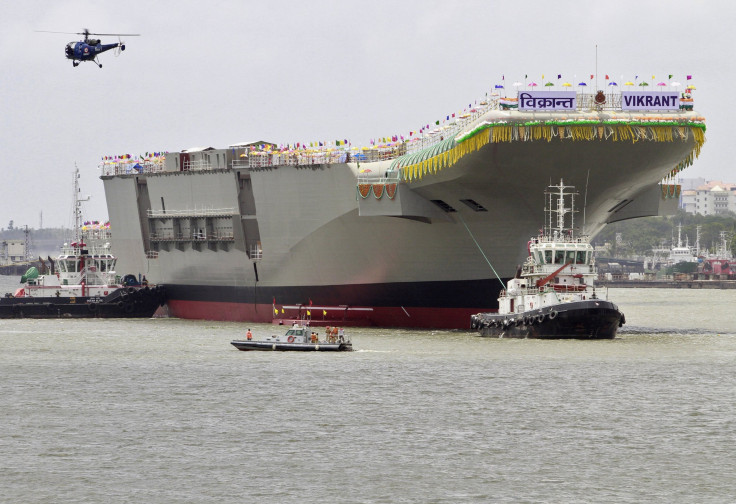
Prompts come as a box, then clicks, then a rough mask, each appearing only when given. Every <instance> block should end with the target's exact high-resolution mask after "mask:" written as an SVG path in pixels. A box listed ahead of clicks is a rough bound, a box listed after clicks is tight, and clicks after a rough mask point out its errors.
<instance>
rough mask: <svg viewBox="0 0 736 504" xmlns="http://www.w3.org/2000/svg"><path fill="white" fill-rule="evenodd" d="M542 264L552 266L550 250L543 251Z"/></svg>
mask: <svg viewBox="0 0 736 504" xmlns="http://www.w3.org/2000/svg"><path fill="white" fill-rule="evenodd" d="M544 262H545V263H547V264H552V251H551V250H545V251H544Z"/></svg>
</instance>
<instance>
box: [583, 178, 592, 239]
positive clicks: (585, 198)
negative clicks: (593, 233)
mask: <svg viewBox="0 0 736 504" xmlns="http://www.w3.org/2000/svg"><path fill="white" fill-rule="evenodd" d="M589 180H590V168H588V175H587V176H586V177H585V195H584V196H583V234H588V233H587V232H586V231H585V209H586V208H588V181H589Z"/></svg>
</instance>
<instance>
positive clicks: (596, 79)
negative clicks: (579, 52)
mask: <svg viewBox="0 0 736 504" xmlns="http://www.w3.org/2000/svg"><path fill="white" fill-rule="evenodd" d="M595 90H596V91H598V44H596V45H595Z"/></svg>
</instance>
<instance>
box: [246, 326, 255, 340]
mask: <svg viewBox="0 0 736 504" xmlns="http://www.w3.org/2000/svg"><path fill="white" fill-rule="evenodd" d="M245 338H246V339H247V340H248V341H250V340H252V339H253V333H252V332H250V328H248V332H247V333H245Z"/></svg>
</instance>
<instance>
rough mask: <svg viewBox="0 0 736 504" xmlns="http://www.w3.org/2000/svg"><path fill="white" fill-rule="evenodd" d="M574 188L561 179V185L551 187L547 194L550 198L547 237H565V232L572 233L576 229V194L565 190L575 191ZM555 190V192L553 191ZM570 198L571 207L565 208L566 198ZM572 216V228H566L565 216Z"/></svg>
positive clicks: (547, 209)
mask: <svg viewBox="0 0 736 504" xmlns="http://www.w3.org/2000/svg"><path fill="white" fill-rule="evenodd" d="M574 188H575V187H574V186H566V185H565V183H564V181H563V180H562V179H560V184H559V185H555V186H549V188H548V190H547V192H546V194H547V195H548V196H549V201H548V203H547V208H546V211H547V229H545V230H544V231H545V234H546V235H547V236H550V237H551V236H563V235H564V234H565V231H568V230H569V231H570V233H571V236H570V237H572V231H573V229H574V227H575V194H576V193H574V192H565V189H574ZM553 189H554V190H553ZM566 197H569V198H570V206H569V207H566V206H565V198H566ZM555 203H556V204H555ZM567 214H570V226H569V227H566V226H565V215H567Z"/></svg>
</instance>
